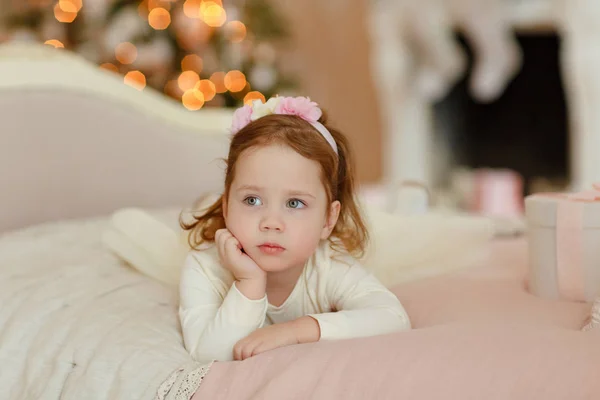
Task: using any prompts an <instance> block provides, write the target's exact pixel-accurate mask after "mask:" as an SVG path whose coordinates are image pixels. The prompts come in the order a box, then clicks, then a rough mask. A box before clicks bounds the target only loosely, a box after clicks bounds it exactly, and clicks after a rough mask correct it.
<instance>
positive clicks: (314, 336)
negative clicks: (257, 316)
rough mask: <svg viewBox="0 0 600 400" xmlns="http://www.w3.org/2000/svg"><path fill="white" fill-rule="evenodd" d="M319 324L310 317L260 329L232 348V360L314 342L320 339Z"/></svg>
mask: <svg viewBox="0 0 600 400" xmlns="http://www.w3.org/2000/svg"><path fill="white" fill-rule="evenodd" d="M320 337H321V332H320V329H319V323H318V322H317V321H316V320H315V319H313V318H312V317H308V316H306V317H302V318H299V319H297V320H295V321H290V322H284V323H281V324H275V325H270V326H267V327H264V328H260V329H257V330H255V331H254V332H252V333H251V334H250V335H248V336H246V337H245V338H244V339H242V340H240V341H239V342H237V343H236V345H235V346H233V359H234V360H238V361H241V360H245V359H247V358H250V357H252V356H255V355H258V354H260V353H264V352H265V351H269V350H274V349H277V348H279V347H284V346H290V345H293V344H300V343H309V342H316V341H318V340H319V339H320Z"/></svg>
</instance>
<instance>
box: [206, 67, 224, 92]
mask: <svg viewBox="0 0 600 400" xmlns="http://www.w3.org/2000/svg"><path fill="white" fill-rule="evenodd" d="M210 81H211V82H212V83H214V85H215V90H216V91H217V93H225V92H226V91H227V88H226V87H225V72H215V73H213V74H212V75H211V76H210Z"/></svg>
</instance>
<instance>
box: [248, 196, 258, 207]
mask: <svg viewBox="0 0 600 400" xmlns="http://www.w3.org/2000/svg"><path fill="white" fill-rule="evenodd" d="M244 203H246V204H248V205H249V206H260V205H261V204H262V203H261V201H260V199H259V198H258V197H255V196H249V197H246V198H245V199H244Z"/></svg>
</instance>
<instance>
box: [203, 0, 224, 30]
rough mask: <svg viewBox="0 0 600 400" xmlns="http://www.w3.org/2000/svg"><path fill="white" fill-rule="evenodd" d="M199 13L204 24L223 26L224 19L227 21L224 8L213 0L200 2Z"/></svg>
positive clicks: (215, 26)
mask: <svg viewBox="0 0 600 400" xmlns="http://www.w3.org/2000/svg"><path fill="white" fill-rule="evenodd" d="M200 15H202V19H203V20H204V22H205V23H206V25H208V26H212V27H214V28H218V27H219V26H223V24H224V23H225V21H227V14H226V13H225V9H224V8H223V7H221V6H220V5H219V4H217V3H215V2H213V1H208V2H203V3H202V5H201V6H200Z"/></svg>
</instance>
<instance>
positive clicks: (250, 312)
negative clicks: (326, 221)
mask: <svg viewBox="0 0 600 400" xmlns="http://www.w3.org/2000/svg"><path fill="white" fill-rule="evenodd" d="M234 281H235V279H234V277H233V275H232V274H231V273H230V272H229V271H228V270H226V269H225V268H223V267H222V266H221V265H220V263H219V258H218V253H217V249H216V248H215V247H214V246H210V247H209V248H207V249H206V250H202V251H191V252H190V253H189V255H188V257H187V259H186V261H185V265H184V268H183V271H182V275H181V283H180V296H181V299H180V308H179V317H180V320H181V326H182V330H183V338H184V342H185V346H186V348H187V349H188V351H189V352H190V354H191V356H192V358H193V359H194V360H196V361H198V362H210V361H213V360H218V361H230V360H232V359H233V347H234V345H235V344H236V343H237V342H238V341H239V340H241V339H243V338H245V337H246V336H248V335H249V334H251V333H252V332H254V331H255V330H256V329H259V328H261V327H263V326H267V325H271V324H276V323H281V322H286V321H291V320H294V319H297V318H300V317H303V316H306V315H309V316H311V317H313V318H314V319H316V320H317V322H318V323H319V327H320V329H321V339H320V340H334V339H345V338H354V337H362V336H374V335H380V334H386V333H391V332H396V331H401V330H408V329H410V328H411V325H410V321H409V318H408V315H407V313H406V311H405V310H404V307H403V306H402V304H401V303H400V301H399V300H398V298H397V297H396V296H395V295H394V294H393V293H392V292H390V291H389V290H388V289H387V288H385V287H384V286H383V285H382V284H381V283H380V282H379V281H378V280H377V279H376V278H375V277H374V276H373V275H372V274H371V273H369V272H368V271H367V270H365V269H364V268H363V267H362V266H361V265H360V264H359V263H358V262H357V261H355V260H354V259H352V258H351V257H349V256H347V255H341V254H340V253H337V252H335V251H333V250H331V248H330V246H329V243H328V242H327V241H324V242H323V243H322V244H321V245H320V246H319V247H318V249H317V251H316V252H315V254H314V255H313V256H312V257H311V258H310V259H309V260H308V261H307V263H306V265H305V267H304V270H303V272H302V274H301V275H300V278H299V279H298V281H297V283H296V286H295V287H294V289H293V290H292V292H291V294H290V295H289V297H288V298H287V299H286V300H285V302H284V303H283V304H282V305H281V306H279V307H275V306H273V305H271V304H269V303H268V300H267V296H266V295H265V297H263V298H262V299H260V300H250V299H248V298H247V297H245V296H244V295H243V294H242V293H241V292H240V291H239V290H238V289H237V287H236V286H235V284H234Z"/></svg>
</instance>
